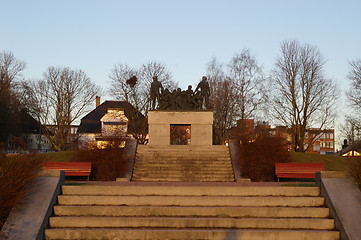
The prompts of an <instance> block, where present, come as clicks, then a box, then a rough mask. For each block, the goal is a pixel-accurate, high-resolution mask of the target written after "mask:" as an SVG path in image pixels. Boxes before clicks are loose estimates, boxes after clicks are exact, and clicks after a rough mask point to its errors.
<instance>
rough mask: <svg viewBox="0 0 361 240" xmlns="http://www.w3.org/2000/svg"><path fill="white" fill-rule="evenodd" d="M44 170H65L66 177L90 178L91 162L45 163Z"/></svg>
mask: <svg viewBox="0 0 361 240" xmlns="http://www.w3.org/2000/svg"><path fill="white" fill-rule="evenodd" d="M42 168H43V170H58V171H60V170H63V171H64V172H65V176H85V177H88V178H89V176H90V172H91V162H43V166H42Z"/></svg>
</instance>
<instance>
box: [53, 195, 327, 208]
mask: <svg viewBox="0 0 361 240" xmlns="http://www.w3.org/2000/svg"><path fill="white" fill-rule="evenodd" d="M58 202H59V204H60V205H110V206H114V205H127V206H158V205H162V206H234V207H260V206H262V207H265V206H269V207H278V206H281V207H321V206H323V205H324V203H325V202H324V198H322V197H229V196H202V197H201V198H200V197H198V196H143V195H138V196H107V195H104V196H95V195H93V196H87V195H82V196H79V195H61V196H59V197H58Z"/></svg>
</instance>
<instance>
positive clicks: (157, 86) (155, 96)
mask: <svg viewBox="0 0 361 240" xmlns="http://www.w3.org/2000/svg"><path fill="white" fill-rule="evenodd" d="M163 90H164V89H163V86H162V83H161V82H159V81H158V76H154V77H153V82H152V83H151V85H150V101H151V102H150V103H151V105H150V109H151V110H155V107H156V102H158V105H159V100H160V93H161V92H162V91H163Z"/></svg>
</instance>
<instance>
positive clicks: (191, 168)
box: [132, 145, 234, 182]
mask: <svg viewBox="0 0 361 240" xmlns="http://www.w3.org/2000/svg"><path fill="white" fill-rule="evenodd" d="M132 181H192V182H232V181H234V175H233V169H232V163H231V159H230V155H229V150H228V147H227V146H224V145H223V146H221V145H213V146H192V145H169V146H149V145H139V146H138V149H137V155H136V160H135V164H134V170H133V176H132Z"/></svg>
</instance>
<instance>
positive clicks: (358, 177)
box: [348, 157, 361, 188]
mask: <svg viewBox="0 0 361 240" xmlns="http://www.w3.org/2000/svg"><path fill="white" fill-rule="evenodd" d="M348 166H349V173H350V175H351V177H352V178H353V179H354V180H355V182H356V183H357V185H358V186H359V187H360V188H361V158H359V157H349V158H348Z"/></svg>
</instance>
